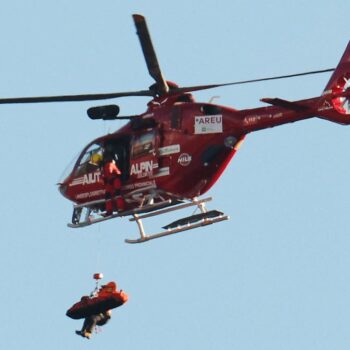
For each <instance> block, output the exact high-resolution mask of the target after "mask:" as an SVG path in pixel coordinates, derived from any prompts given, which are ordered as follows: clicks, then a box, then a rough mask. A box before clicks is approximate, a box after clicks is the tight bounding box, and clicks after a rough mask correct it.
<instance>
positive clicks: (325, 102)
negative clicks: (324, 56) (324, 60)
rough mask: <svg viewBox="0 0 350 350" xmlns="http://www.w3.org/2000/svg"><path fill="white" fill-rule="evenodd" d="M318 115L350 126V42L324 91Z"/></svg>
mask: <svg viewBox="0 0 350 350" xmlns="http://www.w3.org/2000/svg"><path fill="white" fill-rule="evenodd" d="M318 114H319V116H320V117H321V118H324V119H327V120H330V121H332V122H335V123H339V124H350V42H349V43H348V46H347V47H346V49H345V52H344V54H343V56H342V58H341V60H340V62H339V64H338V66H337V68H336V69H335V71H334V72H333V74H332V76H331V78H330V79H329V81H328V84H327V85H326V88H325V89H324V91H323V94H322V97H321V98H320V105H319V107H318Z"/></svg>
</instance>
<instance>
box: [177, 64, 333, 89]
mask: <svg viewBox="0 0 350 350" xmlns="http://www.w3.org/2000/svg"><path fill="white" fill-rule="evenodd" d="M334 70H335V68H328V69H322V70H315V71H310V72H303V73H295V74H288V75H279V76H276V77H269V78H259V79H251V80H241V81H234V82H232V83H224V84H211V85H196V86H187V87H180V88H172V89H171V91H170V93H171V94H178V93H185V92H191V91H199V90H207V89H213V88H218V87H222V86H229V85H241V84H249V83H257V82H260V81H266V80H277V79H285V78H294V77H300V76H303V75H311V74H320V73H327V72H332V71H334Z"/></svg>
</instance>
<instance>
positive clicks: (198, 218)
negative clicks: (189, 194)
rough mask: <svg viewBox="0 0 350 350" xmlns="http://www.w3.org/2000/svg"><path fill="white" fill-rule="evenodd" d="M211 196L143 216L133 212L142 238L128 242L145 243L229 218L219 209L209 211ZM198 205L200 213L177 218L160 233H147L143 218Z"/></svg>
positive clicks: (128, 241) (132, 219) (133, 219)
mask: <svg viewBox="0 0 350 350" xmlns="http://www.w3.org/2000/svg"><path fill="white" fill-rule="evenodd" d="M210 200H211V198H210V197H209V198H204V199H201V200H198V199H196V198H195V199H193V200H192V201H191V202H190V203H184V204H179V205H177V206H176V207H171V208H165V209H163V210H158V211H156V212H154V213H153V212H152V213H148V214H145V215H142V216H139V215H138V214H137V213H135V214H133V218H131V219H129V220H130V221H136V223H137V226H138V228H139V231H140V238H137V239H126V240H125V242H126V243H143V242H147V241H149V240H151V239H155V238H160V237H165V236H168V235H172V234H175V233H179V232H183V231H188V230H192V229H195V228H198V227H201V226H207V225H211V224H215V223H217V222H220V221H224V220H228V219H229V216H227V215H224V213H222V212H220V211H217V210H211V211H207V209H206V208H205V202H208V201H210ZM194 205H196V206H198V208H199V210H200V211H201V213H200V214H197V215H191V216H188V217H185V218H182V219H179V220H176V221H174V222H172V223H170V224H168V225H166V226H164V227H163V228H164V229H166V231H163V232H160V233H155V234H152V235H146V234H145V230H144V227H143V223H142V221H141V219H145V218H148V217H151V216H155V215H159V214H164V213H167V212H170V211H174V210H179V209H183V208H186V207H189V206H194Z"/></svg>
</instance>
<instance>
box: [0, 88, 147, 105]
mask: <svg viewBox="0 0 350 350" xmlns="http://www.w3.org/2000/svg"><path fill="white" fill-rule="evenodd" d="M128 96H153V92H152V91H150V90H141V91H130V92H113V93H108V94H85V95H63V96H42V97H14V98H1V99H0V104H11V103H45V102H76V101H95V100H107V99H111V98H117V97H128Z"/></svg>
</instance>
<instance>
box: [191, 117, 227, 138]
mask: <svg viewBox="0 0 350 350" xmlns="http://www.w3.org/2000/svg"><path fill="white" fill-rule="evenodd" d="M194 133H195V134H214V133H222V115H221V114H218V115H207V116H205V117H195V118H194Z"/></svg>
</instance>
